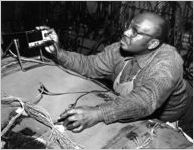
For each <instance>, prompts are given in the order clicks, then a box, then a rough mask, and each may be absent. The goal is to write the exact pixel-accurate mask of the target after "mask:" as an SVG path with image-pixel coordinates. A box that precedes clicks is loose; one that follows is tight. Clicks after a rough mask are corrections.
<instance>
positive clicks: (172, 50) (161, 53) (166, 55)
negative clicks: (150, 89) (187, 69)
mask: <svg viewBox="0 0 194 150" xmlns="http://www.w3.org/2000/svg"><path fill="white" fill-rule="evenodd" d="M156 58H158V60H160V61H165V62H170V63H178V64H179V63H180V64H182V63H183V60H182V57H181V56H180V54H179V53H178V51H177V49H176V47H174V46H172V45H169V44H163V45H162V46H161V47H160V48H159V49H158V52H157V54H156Z"/></svg>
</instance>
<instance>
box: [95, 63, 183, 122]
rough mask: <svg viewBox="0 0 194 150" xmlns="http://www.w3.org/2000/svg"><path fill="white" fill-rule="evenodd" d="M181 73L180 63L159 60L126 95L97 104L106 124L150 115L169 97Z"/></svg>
mask: <svg viewBox="0 0 194 150" xmlns="http://www.w3.org/2000/svg"><path fill="white" fill-rule="evenodd" d="M181 75H182V63H178V62H175V61H174V62H172V61H168V62H159V63H157V64H155V65H154V66H153V67H152V69H151V70H150V71H149V73H148V74H147V77H146V78H144V80H143V81H142V82H141V83H140V84H137V86H135V87H134V89H133V90H132V91H131V92H130V93H129V94H128V95H127V96H126V97H121V96H118V97H116V98H115V99H114V100H113V101H109V102H106V103H104V104H101V105H99V109H100V110H101V112H102V115H103V119H104V122H105V123H106V124H109V123H112V122H115V121H118V120H121V119H129V120H131V121H134V120H137V119H140V118H143V117H146V116H149V115H151V114H152V113H153V112H154V111H155V110H156V109H157V108H159V107H160V106H161V105H162V104H163V103H164V102H165V100H166V99H167V98H168V97H169V95H170V94H171V92H172V91H173V89H174V86H175V84H176V83H177V81H178V80H179V78H180V77H181Z"/></svg>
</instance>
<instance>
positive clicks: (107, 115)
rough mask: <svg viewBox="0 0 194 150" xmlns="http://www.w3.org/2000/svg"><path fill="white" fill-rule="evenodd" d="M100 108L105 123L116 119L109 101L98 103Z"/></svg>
mask: <svg viewBox="0 0 194 150" xmlns="http://www.w3.org/2000/svg"><path fill="white" fill-rule="evenodd" d="M98 108H99V110H100V111H101V113H102V117H103V120H104V123H105V124H110V123H112V122H114V121H116V116H115V113H114V111H113V110H112V107H111V106H110V104H109V102H106V103H103V104H100V105H98Z"/></svg>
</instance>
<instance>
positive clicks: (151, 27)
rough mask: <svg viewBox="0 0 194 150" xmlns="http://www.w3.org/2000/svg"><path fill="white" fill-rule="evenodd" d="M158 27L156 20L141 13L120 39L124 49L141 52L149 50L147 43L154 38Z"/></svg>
mask: <svg viewBox="0 0 194 150" xmlns="http://www.w3.org/2000/svg"><path fill="white" fill-rule="evenodd" d="M157 28H158V24H157V22H156V20H154V19H150V18H149V17H146V16H143V15H139V16H137V17H135V18H134V19H133V20H132V21H131V24H130V25H129V27H128V29H126V31H125V32H124V35H123V37H122V39H121V41H120V43H121V48H122V49H123V50H124V51H128V52H132V53H140V52H143V51H146V50H147V43H148V42H149V41H150V40H151V39H153V38H154V34H155V32H156V30H157Z"/></svg>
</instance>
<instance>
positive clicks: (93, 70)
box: [57, 44, 117, 78]
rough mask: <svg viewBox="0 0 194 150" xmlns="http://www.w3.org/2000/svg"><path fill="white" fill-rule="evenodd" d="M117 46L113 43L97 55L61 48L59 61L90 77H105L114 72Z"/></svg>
mask: <svg viewBox="0 0 194 150" xmlns="http://www.w3.org/2000/svg"><path fill="white" fill-rule="evenodd" d="M115 48H117V46H116V44H112V45H110V46H107V47H105V49H104V51H102V52H100V53H98V54H97V55H90V56H86V55H82V54H79V53H75V52H68V51H64V50H60V52H58V56H57V61H58V63H59V64H60V65H61V66H63V67H65V68H68V69H70V70H72V71H75V72H77V73H79V74H81V75H84V76H87V77H90V78H103V77H105V76H108V75H111V74H112V72H113V67H114V50H115Z"/></svg>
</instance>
